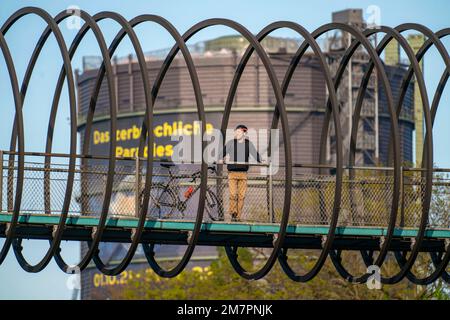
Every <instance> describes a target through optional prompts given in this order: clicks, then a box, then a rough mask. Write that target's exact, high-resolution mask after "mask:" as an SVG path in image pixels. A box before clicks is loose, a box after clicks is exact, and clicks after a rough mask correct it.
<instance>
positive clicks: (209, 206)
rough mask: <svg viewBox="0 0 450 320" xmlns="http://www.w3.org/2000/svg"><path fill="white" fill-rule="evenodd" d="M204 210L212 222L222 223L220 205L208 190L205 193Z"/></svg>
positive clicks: (214, 195) (212, 192) (221, 208)
mask: <svg viewBox="0 0 450 320" xmlns="http://www.w3.org/2000/svg"><path fill="white" fill-rule="evenodd" d="M205 210H206V213H207V214H208V217H209V218H210V219H211V220H212V221H223V219H224V217H223V207H222V203H221V202H220V201H219V198H218V197H217V195H216V194H215V193H214V191H212V190H211V189H210V188H208V190H207V191H206V202H205Z"/></svg>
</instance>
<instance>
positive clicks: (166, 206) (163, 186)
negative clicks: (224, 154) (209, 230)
mask: <svg viewBox="0 0 450 320" xmlns="http://www.w3.org/2000/svg"><path fill="white" fill-rule="evenodd" d="M160 165H161V167H163V168H166V169H167V170H168V171H169V179H168V180H167V182H164V183H162V182H156V183H154V184H152V188H151V191H150V198H151V207H150V208H149V210H150V215H151V216H157V217H158V218H160V219H169V218H171V217H172V216H173V214H174V212H175V210H178V211H179V212H180V213H181V215H182V218H184V217H185V215H184V214H185V212H186V209H187V208H188V203H189V201H190V200H191V199H192V198H193V195H194V194H195V193H196V192H197V191H198V190H199V189H200V185H199V184H196V181H197V179H198V178H200V171H197V172H195V173H193V174H192V175H191V180H190V182H191V183H193V184H194V186H192V185H190V186H188V188H187V189H186V190H185V192H183V197H184V199H183V197H182V196H180V194H181V192H180V191H181V187H180V185H179V184H177V183H173V182H174V181H175V180H181V179H184V178H186V176H185V175H184V176H175V175H174V174H173V173H172V170H171V167H173V166H175V164H173V163H161V164H160ZM208 170H211V171H212V172H213V173H215V172H216V169H215V168H214V167H208ZM214 209H217V210H214ZM152 210H153V211H152ZM205 211H206V213H207V214H208V216H209V218H210V219H211V220H213V221H223V219H224V218H223V217H224V216H223V207H222V205H221V202H220V201H219V198H218V197H217V195H216V193H215V192H214V191H213V190H212V188H211V187H209V186H208V187H207V190H206V201H205Z"/></svg>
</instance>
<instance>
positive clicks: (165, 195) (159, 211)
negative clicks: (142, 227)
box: [148, 184, 177, 219]
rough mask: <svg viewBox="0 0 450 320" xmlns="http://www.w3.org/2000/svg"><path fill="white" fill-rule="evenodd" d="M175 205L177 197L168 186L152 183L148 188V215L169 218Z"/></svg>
mask: <svg viewBox="0 0 450 320" xmlns="http://www.w3.org/2000/svg"><path fill="white" fill-rule="evenodd" d="M176 206H177V198H176V196H175V194H174V193H173V191H172V189H170V187H167V186H166V185H164V184H154V185H152V187H151V190H150V203H149V206H148V216H149V217H152V218H157V219H167V218H170V217H171V216H172V214H173V212H174V211H175V209H176Z"/></svg>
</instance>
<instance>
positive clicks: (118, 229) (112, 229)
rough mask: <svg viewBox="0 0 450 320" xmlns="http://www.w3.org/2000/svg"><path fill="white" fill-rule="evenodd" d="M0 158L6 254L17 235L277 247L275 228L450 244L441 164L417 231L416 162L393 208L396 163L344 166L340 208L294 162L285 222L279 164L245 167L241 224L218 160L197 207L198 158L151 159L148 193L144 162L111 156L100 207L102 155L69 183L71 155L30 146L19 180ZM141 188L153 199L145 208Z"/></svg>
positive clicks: (405, 246) (324, 240)
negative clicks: (186, 160) (111, 166)
mask: <svg viewBox="0 0 450 320" xmlns="http://www.w3.org/2000/svg"><path fill="white" fill-rule="evenodd" d="M0 157H1V161H0V162H1V164H2V166H1V172H2V174H1V175H0V179H1V181H0V186H1V192H0V196H1V201H0V204H1V213H0V237H6V238H8V237H11V235H12V238H13V239H14V240H13V250H19V251H21V250H20V248H21V245H20V243H19V245H18V240H20V239H36V240H49V241H50V242H51V243H54V242H55V241H58V242H61V241H86V242H89V243H92V242H93V241H95V240H96V238H97V239H98V240H99V241H101V242H120V243H133V242H136V244H137V243H140V244H143V245H147V246H149V247H151V245H152V244H153V245H155V244H167V245H189V244H192V243H193V241H195V245H198V246H225V247H228V248H238V247H259V248H273V247H274V245H275V244H276V242H277V241H278V239H279V237H280V235H282V236H283V238H284V239H283V248H285V249H287V248H291V249H294V248H295V249H311V250H313V249H314V250H324V249H325V248H326V247H327V245H330V248H329V250H330V252H335V253H336V252H341V251H343V250H359V251H362V252H372V253H373V252H378V251H380V250H382V248H383V245H384V244H385V242H386V239H388V241H389V251H393V252H403V253H406V252H411V250H413V249H414V246H415V245H416V244H417V243H416V239H417V238H421V243H420V248H419V252H426V253H429V254H433V255H436V254H437V255H443V254H445V253H446V252H447V251H448V247H449V243H450V218H449V214H448V203H450V202H449V200H450V199H449V197H450V192H449V191H450V190H449V188H450V176H449V175H448V173H449V172H450V170H447V169H437V168H436V169H434V171H433V195H432V199H431V205H430V209H429V216H428V220H427V223H426V226H425V228H424V229H422V228H421V226H422V225H421V220H422V218H423V208H424V199H425V196H424V194H425V193H424V190H425V178H424V173H423V169H415V168H406V167H402V168H401V179H400V181H401V183H400V188H399V189H398V193H399V202H398V204H399V205H398V207H397V211H395V212H392V207H393V206H392V201H393V198H394V196H395V190H394V187H393V168H389V167H356V166H354V167H347V168H344V169H345V170H344V175H343V180H342V183H341V184H342V185H341V191H340V193H341V198H340V201H339V206H338V210H336V207H335V206H334V204H335V201H336V194H337V193H336V188H337V186H336V174H334V172H333V170H332V169H333V168H332V167H331V166H317V165H307V164H294V165H293V178H292V183H291V186H290V189H291V204H290V209H289V212H288V220H287V224H286V226H285V227H284V226H283V224H282V220H283V208H284V204H285V194H286V190H287V188H288V186H287V185H286V184H285V180H284V175H285V170H284V168H283V167H280V168H276V170H275V169H274V168H273V167H272V168H271V167H270V164H262V165H261V164H253V163H250V167H251V169H250V170H249V173H248V181H247V192H246V196H245V199H244V206H243V213H242V215H241V217H240V220H239V221H233V220H231V216H230V214H229V212H228V210H229V202H230V196H229V192H228V181H227V171H226V165H225V164H210V165H209V169H208V175H207V179H206V196H205V200H204V208H203V211H199V200H200V194H201V191H202V190H201V177H200V169H201V164H195V163H181V164H174V163H168V162H165V161H153V168H152V174H151V176H152V184H151V186H150V187H149V188H146V183H145V179H146V176H147V171H146V170H147V165H148V163H147V159H143V158H116V159H115V161H116V165H115V170H114V179H113V182H112V186H111V189H110V192H111V194H110V201H109V205H108V207H107V209H106V210H105V208H104V207H103V203H104V201H105V196H107V181H108V174H110V172H109V170H108V165H107V164H105V160H106V159H107V158H106V157H95V156H89V157H82V156H77V164H76V166H75V170H74V171H73V174H74V175H73V178H72V180H70V179H69V178H68V177H69V174H70V173H71V171H70V170H69V165H68V164H67V163H68V159H69V158H70V156H69V155H64V154H43V153H25V154H24V158H25V159H26V161H25V162H24V164H23V176H22V177H20V174H19V163H18V160H17V154H16V153H15V152H8V151H4V152H0ZM330 169H331V170H330ZM330 171H331V172H332V173H330ZM270 173H272V174H270ZM20 179H22V180H21V181H19V180H20ZM69 180H70V181H69ZM18 181H19V182H20V185H21V186H22V190H21V195H22V199H21V205H20V210H18V211H15V202H16V201H17V186H18ZM68 181H69V182H71V184H70V185H68ZM68 187H71V189H72V190H70V188H68ZM188 190H189V192H188V193H187V191H188ZM69 191H70V192H71V193H70V197H68V196H67V195H68V192H69ZM145 194H148V196H147V198H148V202H147V205H146V207H147V208H146V211H145V212H143V211H142V209H143V207H144V205H143V204H144V203H143V199H144V198H145V197H146V196H145ZM16 209H17V208H16ZM336 212H337V220H336ZM199 216H201V219H200V220H199V219H198V218H199ZM393 216H394V218H395V219H393ZM392 221H394V224H392ZM12 231H13V232H12ZM137 234H138V236H136V235H137ZM99 235H100V236H99ZM330 238H331V239H332V240H331V244H330Z"/></svg>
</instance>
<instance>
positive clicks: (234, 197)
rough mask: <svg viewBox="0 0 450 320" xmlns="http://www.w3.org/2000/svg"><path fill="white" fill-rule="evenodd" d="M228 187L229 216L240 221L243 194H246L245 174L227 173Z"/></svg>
mask: <svg viewBox="0 0 450 320" xmlns="http://www.w3.org/2000/svg"><path fill="white" fill-rule="evenodd" d="M228 187H229V191H230V211H229V212H230V215H231V217H234V218H236V219H240V218H241V214H242V208H243V207H244V199H245V193H246V192H247V172H236V171H231V172H228Z"/></svg>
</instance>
